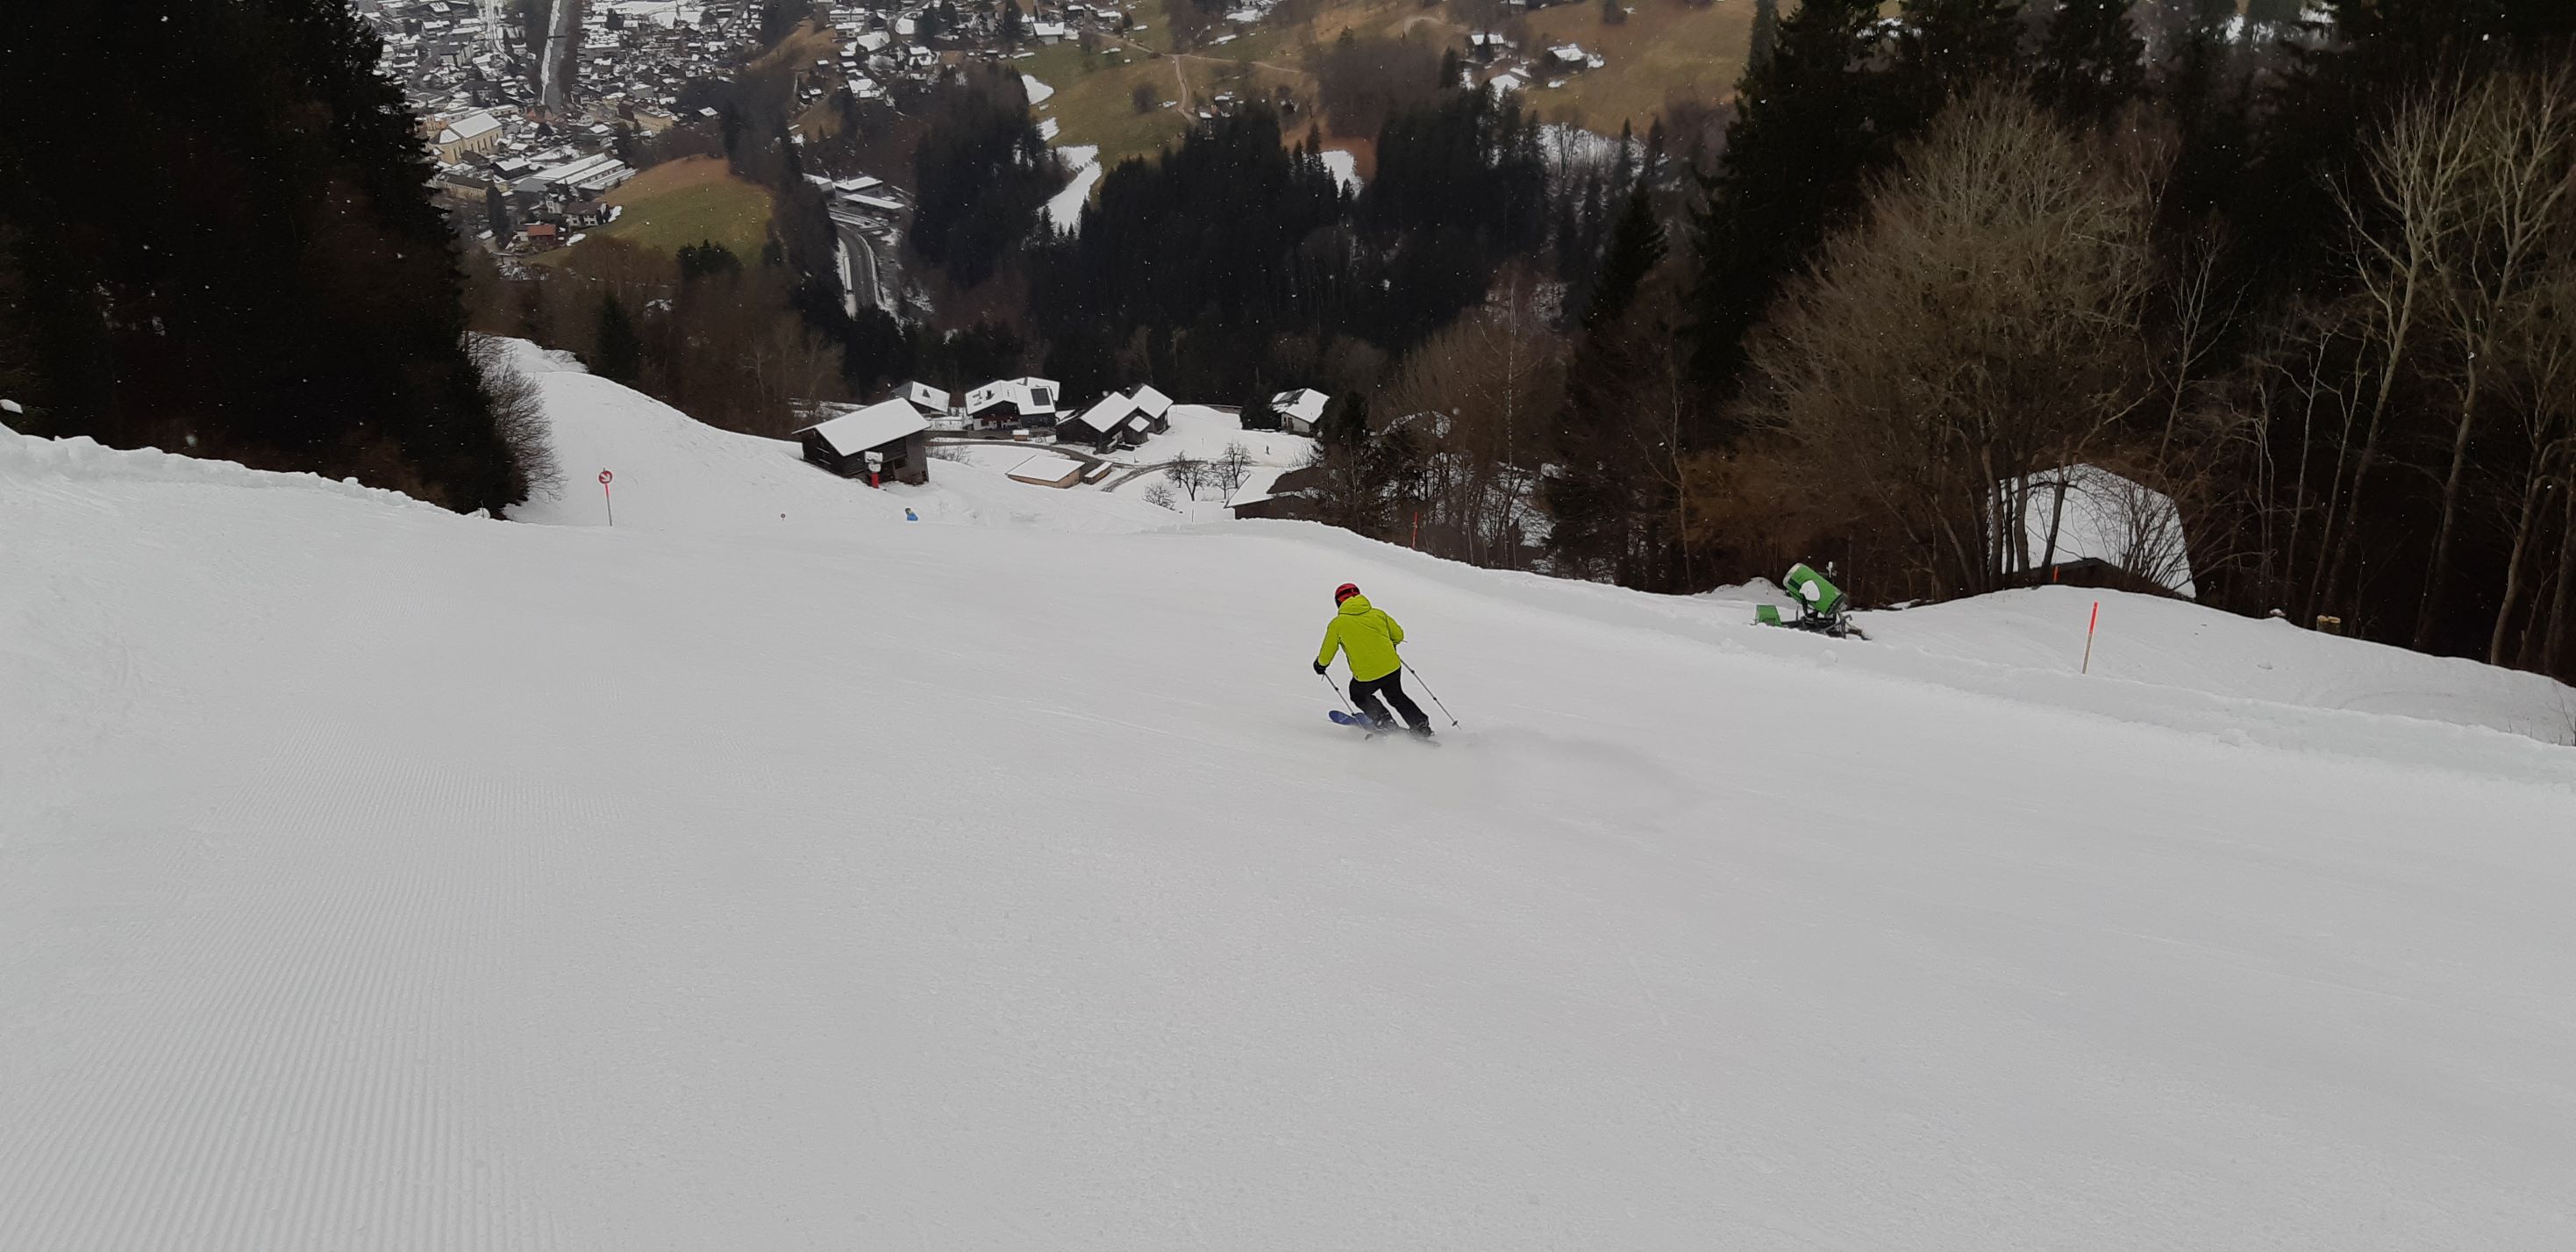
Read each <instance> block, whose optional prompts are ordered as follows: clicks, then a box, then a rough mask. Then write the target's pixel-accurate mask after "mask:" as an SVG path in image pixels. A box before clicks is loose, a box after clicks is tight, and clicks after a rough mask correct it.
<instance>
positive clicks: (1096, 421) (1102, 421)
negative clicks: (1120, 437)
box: [1073, 391, 1136, 435]
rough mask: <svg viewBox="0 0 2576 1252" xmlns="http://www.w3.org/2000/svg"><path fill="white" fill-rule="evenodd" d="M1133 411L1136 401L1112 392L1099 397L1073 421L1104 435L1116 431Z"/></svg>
mask: <svg viewBox="0 0 2576 1252" xmlns="http://www.w3.org/2000/svg"><path fill="white" fill-rule="evenodd" d="M1135 411H1136V401H1135V399H1134V398H1133V397H1130V396H1122V395H1120V394H1118V393H1117V392H1114V391H1113V392H1110V393H1109V394H1108V395H1105V396H1102V397H1100V399H1099V400H1097V401H1095V402H1094V403H1093V404H1092V406H1091V407H1090V408H1087V409H1084V410H1083V411H1082V413H1081V415H1080V416H1078V417H1076V418H1074V419H1073V420H1075V421H1077V422H1080V423H1082V424H1083V425H1085V426H1088V427H1090V428H1092V429H1093V430H1096V431H1099V432H1100V433H1102V434H1104V435H1105V434H1107V433H1109V432H1110V431H1112V430H1115V429H1117V428H1118V424H1119V423H1120V422H1123V421H1126V420H1127V418H1128V415H1130V414H1132V413H1134V412H1135Z"/></svg>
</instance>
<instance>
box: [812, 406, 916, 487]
mask: <svg viewBox="0 0 2576 1252" xmlns="http://www.w3.org/2000/svg"><path fill="white" fill-rule="evenodd" d="M796 437H797V439H798V441H800V442H801V443H803V444H804V445H805V459H806V460H808V461H812V462H813V463H814V464H816V465H820V466H822V467H823V468H825V469H827V470H830V471H832V472H833V473H835V474H839V475H842V476H843V477H847V478H861V477H865V476H867V475H868V474H870V473H875V474H877V475H878V476H879V477H878V481H879V482H881V483H882V482H886V481H893V482H899V483H913V484H916V485H918V484H921V483H926V482H929V481H930V422H929V421H928V420H927V419H925V418H923V417H922V416H921V410H919V409H916V408H914V407H913V406H912V405H911V404H910V403H908V402H906V401H902V400H883V401H879V402H878V403H875V404H871V405H869V406H868V407H866V408H864V409H857V410H853V411H851V412H846V413H843V414H841V415H839V416H837V417H833V418H829V419H827V420H824V421H820V422H816V423H815V424H813V425H811V426H808V427H806V428H805V429H803V430H800V431H798V432H796ZM871 452H873V453H876V454H877V455H878V457H879V458H880V461H879V464H878V465H877V466H875V467H871V466H870V465H869V464H868V454H869V453H871Z"/></svg>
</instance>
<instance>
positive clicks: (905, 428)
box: [796, 400, 930, 456]
mask: <svg viewBox="0 0 2576 1252" xmlns="http://www.w3.org/2000/svg"><path fill="white" fill-rule="evenodd" d="M928 429H930V422H929V421H928V420H927V419H925V418H923V417H922V416H921V411H920V410H919V409H916V408H914V407H912V406H911V405H910V404H908V403H906V402H904V401H902V400H880V401H878V402H876V403H875V404H871V405H869V406H868V407H866V408H864V409H860V410H858V411H856V412H852V413H844V414H842V415H840V416H839V417H835V418H832V419H831V420H829V421H822V422H816V423H814V424H813V425H811V426H808V427H806V428H805V429H804V430H800V431H797V432H796V433H797V434H800V435H802V434H804V433H806V431H811V432H813V433H814V434H817V435H820V436H822V437H823V442H824V443H825V444H826V445H828V446H829V447H830V448H831V449H832V451H834V452H836V453H839V454H840V455H842V456H856V455H858V454H859V453H862V452H865V451H867V450H868V449H870V448H882V447H884V446H885V445H887V444H890V443H893V442H894V441H895V440H898V439H903V438H906V437H909V436H911V435H914V434H917V433H919V432H921V431H925V430H928Z"/></svg>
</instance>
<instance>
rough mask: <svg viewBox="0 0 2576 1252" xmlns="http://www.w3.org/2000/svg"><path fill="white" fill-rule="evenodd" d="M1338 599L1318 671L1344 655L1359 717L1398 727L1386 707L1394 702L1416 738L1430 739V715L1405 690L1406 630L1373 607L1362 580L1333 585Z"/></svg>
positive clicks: (1317, 661)
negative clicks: (1402, 653) (1400, 647)
mask: <svg viewBox="0 0 2576 1252" xmlns="http://www.w3.org/2000/svg"><path fill="white" fill-rule="evenodd" d="M1333 603H1334V605H1336V606H1337V608H1336V610H1335V612H1334V614H1333V620H1332V621H1331V622H1329V623H1327V624H1326V625H1325V626H1324V647H1323V650H1322V651H1319V652H1317V653H1316V654H1315V672H1316V673H1318V674H1321V673H1323V672H1324V671H1325V670H1326V669H1328V668H1330V667H1331V665H1332V663H1333V654H1334V653H1335V652H1340V653H1342V654H1343V655H1344V656H1345V657H1347V658H1348V659H1349V661H1350V666H1351V703H1353V704H1356V705H1358V706H1359V710H1360V716H1362V717H1365V718H1367V719H1368V720H1369V721H1370V723H1371V724H1373V725H1376V726H1378V727H1379V728H1381V729H1383V728H1385V727H1388V726H1393V725H1395V719H1394V718H1393V717H1391V716H1388V714H1387V711H1386V706H1387V705H1388V704H1392V705H1394V706H1395V710H1396V712H1398V713H1402V714H1403V715H1404V724H1405V725H1406V726H1407V727H1409V728H1411V730H1412V731H1413V733H1414V734H1415V735H1416V736H1417V737H1419V738H1423V739H1428V738H1430V737H1431V719H1430V718H1429V717H1427V716H1425V715H1424V714H1423V712H1422V708H1421V706H1420V705H1417V704H1415V703H1414V702H1413V699H1412V697H1410V696H1407V695H1405V694H1404V659H1403V658H1402V657H1399V656H1397V655H1396V652H1395V645H1397V644H1399V643H1402V642H1404V628H1403V627H1402V626H1398V625H1396V624H1395V619H1394V618H1392V617H1388V616H1387V615H1386V614H1385V613H1383V612H1381V611H1379V610H1377V609H1374V608H1371V607H1369V602H1368V597H1367V596H1364V595H1361V594H1360V589H1359V584H1357V583H1343V584H1342V585H1341V586H1339V587H1336V588H1334V589H1333ZM1380 696H1384V697H1386V700H1385V703H1380V702H1379V700H1378V697H1380Z"/></svg>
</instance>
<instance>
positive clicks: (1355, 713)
mask: <svg viewBox="0 0 2576 1252" xmlns="http://www.w3.org/2000/svg"><path fill="white" fill-rule="evenodd" d="M1315 681H1316V682H1319V683H1322V684H1324V686H1325V688H1326V689H1327V690H1330V691H1331V692H1332V693H1333V702H1334V703H1336V704H1339V705H1341V706H1342V707H1343V708H1346V709H1349V710H1350V711H1351V716H1352V717H1355V718H1359V720H1360V721H1361V722H1363V723H1369V724H1372V725H1373V724H1374V723H1370V722H1369V719H1368V718H1366V717H1362V716H1361V715H1360V711H1359V709H1358V708H1357V707H1356V706H1354V705H1353V704H1352V703H1351V698H1350V697H1349V696H1347V695H1344V694H1342V689H1341V688H1340V687H1338V686H1335V685H1334V684H1333V676H1332V675H1330V674H1317V675H1315Z"/></svg>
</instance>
